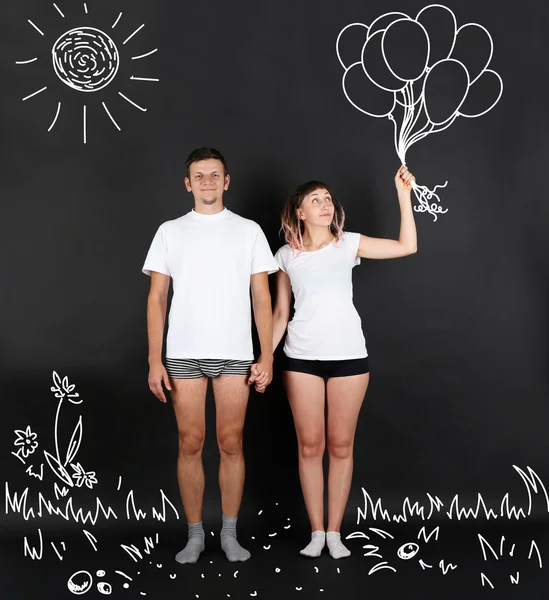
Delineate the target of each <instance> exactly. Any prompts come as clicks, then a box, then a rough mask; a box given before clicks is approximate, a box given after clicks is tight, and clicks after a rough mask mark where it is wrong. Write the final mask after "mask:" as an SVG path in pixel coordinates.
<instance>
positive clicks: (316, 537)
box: [299, 529, 326, 558]
mask: <svg viewBox="0 0 549 600" xmlns="http://www.w3.org/2000/svg"><path fill="white" fill-rule="evenodd" d="M325 543H326V532H324V531H322V530H321V529H319V530H318V531H313V533H312V535H311V541H310V542H309V544H308V545H307V546H305V548H303V550H300V552H299V553H300V554H303V556H310V557H313V558H314V557H317V556H320V555H321V554H322V549H323V548H324V545H325Z"/></svg>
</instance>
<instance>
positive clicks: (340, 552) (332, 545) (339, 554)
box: [326, 531, 351, 558]
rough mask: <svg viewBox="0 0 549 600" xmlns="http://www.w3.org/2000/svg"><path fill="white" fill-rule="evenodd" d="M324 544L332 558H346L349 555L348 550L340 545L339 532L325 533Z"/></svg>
mask: <svg viewBox="0 0 549 600" xmlns="http://www.w3.org/2000/svg"><path fill="white" fill-rule="evenodd" d="M326 544H327V545H328V550H329V551H330V556H331V557H332V558H346V557H347V556H350V555H351V551H350V550H349V548H347V547H346V546H344V545H343V544H342V543H341V534H340V533H339V531H328V532H327V533H326Z"/></svg>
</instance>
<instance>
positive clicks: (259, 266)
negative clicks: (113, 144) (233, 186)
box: [142, 208, 278, 360]
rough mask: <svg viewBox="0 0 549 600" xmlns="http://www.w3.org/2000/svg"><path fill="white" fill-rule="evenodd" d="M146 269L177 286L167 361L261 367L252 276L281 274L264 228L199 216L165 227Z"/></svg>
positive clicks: (235, 218) (222, 215)
mask: <svg viewBox="0 0 549 600" xmlns="http://www.w3.org/2000/svg"><path fill="white" fill-rule="evenodd" d="M142 270H143V273H145V274H146V275H150V274H151V271H157V272H158V273H163V274H164V275H169V276H170V277H171V278H172V281H173V298H172V304H171V308H170V314H169V320H168V336H167V340H166V358H220V359H230V360H253V358H254V356H253V347H252V335H251V326H252V319H251V302H250V276H251V275H253V274H254V273H261V272H263V271H267V272H268V273H274V272H275V271H277V270H278V266H277V264H276V262H275V260H274V258H273V255H272V252H271V249H270V247H269V243H268V242H267V238H266V237H265V234H264V233H263V231H262V229H261V227H260V226H259V225H258V224H257V223H255V222H254V221H251V220H250V219H245V218H243V217H241V216H239V215H237V214H235V213H233V212H231V211H230V210H228V209H227V208H224V209H223V210H222V211H221V212H219V213H216V214H214V215H205V214H202V213H198V212H195V211H194V210H192V211H190V212H188V213H187V214H185V215H183V216H182V217H179V218H178V219H174V220H172V221H166V222H165V223H163V224H162V225H161V226H160V227H159V229H158V231H157V232H156V235H155V236H154V239H153V241H152V244H151V247H150V249H149V252H148V254H147V258H146V260H145V264H144V265H143V269H142Z"/></svg>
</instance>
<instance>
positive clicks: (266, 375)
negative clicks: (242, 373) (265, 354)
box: [248, 356, 273, 394]
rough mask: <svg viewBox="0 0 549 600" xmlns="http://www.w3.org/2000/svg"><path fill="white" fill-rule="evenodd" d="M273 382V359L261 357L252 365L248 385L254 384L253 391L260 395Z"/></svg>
mask: <svg viewBox="0 0 549 600" xmlns="http://www.w3.org/2000/svg"><path fill="white" fill-rule="evenodd" d="M272 380H273V359H272V358H271V359H270V360H267V359H263V358H262V357H261V356H260V357H259V360H258V361H257V362H256V363H255V364H253V365H252V372H251V374H250V376H249V377H248V385H252V383H255V389H256V391H257V392H259V393H260V394H263V392H264V391H265V389H266V388H267V386H268V385H269V384H270V383H271V381H272Z"/></svg>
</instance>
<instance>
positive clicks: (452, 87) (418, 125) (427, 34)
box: [336, 4, 503, 221]
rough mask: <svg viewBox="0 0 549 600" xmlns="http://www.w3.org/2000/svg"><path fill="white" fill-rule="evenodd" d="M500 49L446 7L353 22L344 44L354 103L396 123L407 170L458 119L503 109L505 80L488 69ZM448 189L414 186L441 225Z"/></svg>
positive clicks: (341, 38)
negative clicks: (443, 192)
mask: <svg viewBox="0 0 549 600" xmlns="http://www.w3.org/2000/svg"><path fill="white" fill-rule="evenodd" d="M493 49H494V45H493V42H492V37H491V36H490V34H489V33H488V31H487V30H486V29H485V28H484V27H483V26H482V25H478V24H476V23H467V24H465V25H462V26H461V27H459V28H458V27H457V21H456V17H455V15H454V13H453V12H452V11H451V10H450V9H449V8H447V7H446V6H442V5H440V4H432V5H429V6H426V7H425V8H423V9H422V10H420V11H419V13H418V14H417V15H416V17H415V18H413V17H410V16H408V15H407V14H405V13H401V12H391V13H387V14H384V15H381V16H380V17H378V18H377V19H375V20H374V21H373V22H372V23H371V25H369V26H368V25H364V24H363V23H351V24H350V25H347V26H346V27H344V28H343V29H342V30H341V32H340V33H339V35H338V37H337V41H336V52H337V57H338V59H339V62H340V63H341V65H342V67H343V69H344V74H343V78H342V84H343V92H344V93H345V96H346V98H347V100H348V101H349V102H350V103H351V104H352V105H353V106H354V107H355V108H357V109H358V110H360V111H361V112H363V113H365V114H367V115H369V116H371V117H378V118H379V117H387V118H388V119H389V120H391V121H392V123H393V126H394V144H395V150H396V153H397V155H398V157H399V159H400V161H401V162H402V164H406V152H407V151H408V149H409V148H410V147H411V146H412V145H413V144H415V143H416V142H419V141H420V140H422V139H423V138H425V137H427V136H428V135H430V134H433V133H438V132H440V131H444V130H445V129H447V128H448V127H450V125H452V123H453V122H454V121H455V120H456V119H457V118H458V117H468V118H475V117H480V116H482V115H484V114H486V113H487V112H488V111H490V110H491V109H492V108H493V107H494V106H495V105H496V104H497V103H498V101H499V99H500V98H501V95H502V93H503V81H502V79H501V77H500V76H499V75H498V73H496V72H495V71H493V70H492V69H489V68H488V66H489V64H490V61H491V60H492V54H493ZM358 52H360V54H359V55H357V54H358ZM397 116H398V118H397ZM447 183H448V182H446V183H445V184H444V185H443V186H435V187H434V189H432V190H430V189H429V188H427V187H425V186H420V185H417V184H416V183H415V182H414V184H413V189H414V194H415V196H416V198H417V201H418V202H419V206H414V208H415V210H416V211H418V212H428V213H430V214H431V215H432V216H433V218H434V220H435V221H436V219H437V214H440V213H445V212H447V210H448V209H443V208H442V207H441V206H440V198H439V196H438V195H437V193H436V190H437V188H439V187H444V186H445V185H446V184H447Z"/></svg>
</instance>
